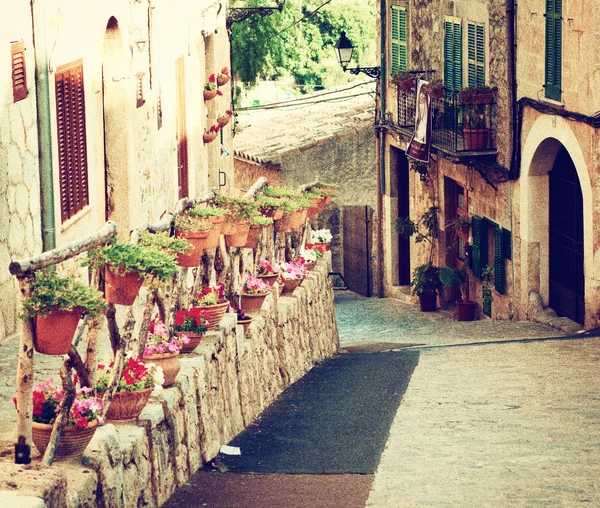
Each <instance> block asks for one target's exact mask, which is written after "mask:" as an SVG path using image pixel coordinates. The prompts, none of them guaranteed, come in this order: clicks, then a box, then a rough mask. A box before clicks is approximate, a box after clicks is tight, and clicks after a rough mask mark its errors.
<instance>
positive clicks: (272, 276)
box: [256, 259, 279, 286]
mask: <svg viewBox="0 0 600 508" xmlns="http://www.w3.org/2000/svg"><path fill="white" fill-rule="evenodd" d="M256 276H257V277H258V278H259V279H260V280H262V281H263V282H266V283H267V284H268V285H269V286H272V285H273V284H275V282H276V281H277V277H279V270H278V269H277V267H276V266H273V265H272V264H271V263H270V262H269V261H268V260H266V259H260V260H259V261H258V268H257V270H256Z"/></svg>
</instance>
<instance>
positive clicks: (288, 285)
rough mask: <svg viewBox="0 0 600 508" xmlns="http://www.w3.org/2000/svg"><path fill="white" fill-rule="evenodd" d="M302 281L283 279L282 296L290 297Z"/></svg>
mask: <svg viewBox="0 0 600 508" xmlns="http://www.w3.org/2000/svg"><path fill="white" fill-rule="evenodd" d="M302 280H303V279H283V294H284V295H291V294H292V293H293V292H294V289H296V288H297V287H298V286H299V285H300V283H301V282H302Z"/></svg>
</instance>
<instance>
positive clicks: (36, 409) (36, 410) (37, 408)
mask: <svg viewBox="0 0 600 508" xmlns="http://www.w3.org/2000/svg"><path fill="white" fill-rule="evenodd" d="M41 415H42V404H39V403H37V402H35V403H34V404H33V416H41Z"/></svg>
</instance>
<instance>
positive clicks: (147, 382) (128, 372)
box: [96, 351, 164, 393]
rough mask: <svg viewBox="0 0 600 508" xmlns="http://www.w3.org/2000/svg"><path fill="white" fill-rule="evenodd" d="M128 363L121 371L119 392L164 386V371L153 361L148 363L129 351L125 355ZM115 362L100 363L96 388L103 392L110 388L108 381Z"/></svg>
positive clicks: (118, 384)
mask: <svg viewBox="0 0 600 508" xmlns="http://www.w3.org/2000/svg"><path fill="white" fill-rule="evenodd" d="M125 360H126V363H125V365H124V367H123V370H122V371H121V377H120V378H119V382H118V383H117V389H116V391H117V392H137V391H140V390H145V389H146V388H162V384H163V382H164V375H163V371H162V369H161V368H160V367H158V366H157V365H155V364H153V363H148V364H147V363H146V362H145V361H144V360H143V359H142V358H140V357H134V356H133V355H132V353H131V351H129V352H128V353H127V354H126V355H125ZM113 370H114V363H113V362H111V363H110V364H109V365H108V366H107V365H105V364H102V363H99V364H98V377H97V380H96V390H97V391H98V392H100V393H103V392H105V391H106V389H107V388H108V382H109V380H110V376H111V373H112V371H113Z"/></svg>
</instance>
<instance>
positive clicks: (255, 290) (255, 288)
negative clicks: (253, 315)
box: [240, 275, 273, 312]
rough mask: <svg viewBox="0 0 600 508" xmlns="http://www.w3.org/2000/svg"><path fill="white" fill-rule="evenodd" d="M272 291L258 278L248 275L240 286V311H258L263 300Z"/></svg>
mask: <svg viewBox="0 0 600 508" xmlns="http://www.w3.org/2000/svg"><path fill="white" fill-rule="evenodd" d="M272 291H273V288H272V287H271V286H269V284H267V283H266V282H263V281H262V280H260V279H259V278H258V277H254V276H252V275H248V276H247V277H246V281H245V282H244V285H243V286H242V295H241V297H240V309H242V310H243V311H244V312H252V311H255V310H260V308H261V307H262V304H263V302H264V301H265V298H266V297H267V296H268V295H269V294H270V293H271V292H272Z"/></svg>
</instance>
